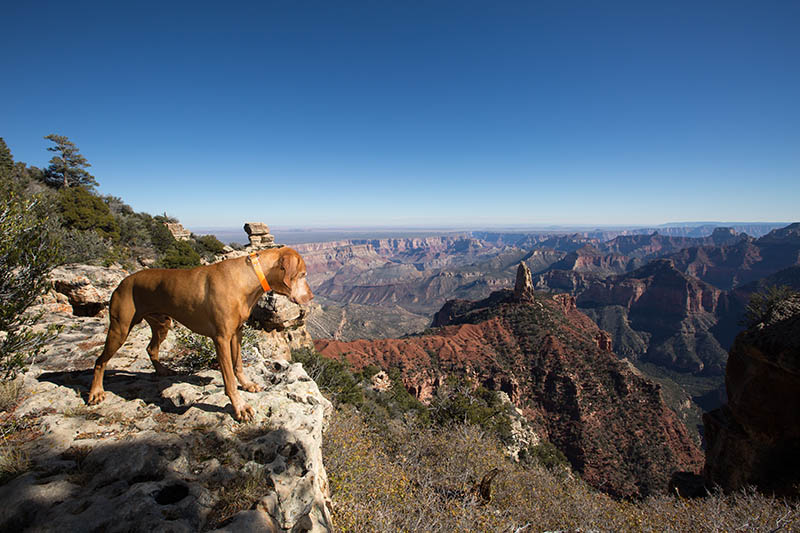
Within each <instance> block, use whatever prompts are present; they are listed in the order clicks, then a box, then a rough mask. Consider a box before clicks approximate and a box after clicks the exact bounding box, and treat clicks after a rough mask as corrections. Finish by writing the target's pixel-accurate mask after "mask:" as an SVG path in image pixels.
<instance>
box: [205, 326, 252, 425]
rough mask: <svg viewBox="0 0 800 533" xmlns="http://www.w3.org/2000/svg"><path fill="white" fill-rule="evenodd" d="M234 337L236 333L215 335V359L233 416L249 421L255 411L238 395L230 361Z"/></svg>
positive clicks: (241, 420)
mask: <svg viewBox="0 0 800 533" xmlns="http://www.w3.org/2000/svg"><path fill="white" fill-rule="evenodd" d="M235 338H236V335H233V337H232V338H223V337H217V338H215V339H214V346H215V347H216V349H217V361H218V362H219V369H220V370H221V371H222V381H223V382H224V383H225V394H226V395H227V396H228V398H230V400H231V405H232V406H233V413H234V416H235V417H236V420H238V421H239V422H249V421H250V420H253V417H254V416H255V412H254V411H253V408H252V407H250V406H249V405H247V404H246V403H245V402H243V401H242V399H241V398H240V397H239V391H238V390H237V387H236V377H235V375H234V373H233V364H232V362H231V340H232V339H235Z"/></svg>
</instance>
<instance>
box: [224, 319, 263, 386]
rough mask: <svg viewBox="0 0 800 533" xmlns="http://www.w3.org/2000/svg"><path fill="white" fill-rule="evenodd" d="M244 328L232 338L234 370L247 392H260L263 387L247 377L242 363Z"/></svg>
mask: <svg viewBox="0 0 800 533" xmlns="http://www.w3.org/2000/svg"><path fill="white" fill-rule="evenodd" d="M241 350H242V328H239V329H237V330H236V335H234V336H233V339H231V358H232V359H233V372H234V374H236V379H238V380H239V384H240V385H241V386H242V388H243V389H244V390H246V391H247V392H258V391H260V390H261V387H259V386H258V385H256V384H255V383H254V382H252V381H250V380H249V379H247V376H246V375H245V373H244V367H243V365H242V351H241Z"/></svg>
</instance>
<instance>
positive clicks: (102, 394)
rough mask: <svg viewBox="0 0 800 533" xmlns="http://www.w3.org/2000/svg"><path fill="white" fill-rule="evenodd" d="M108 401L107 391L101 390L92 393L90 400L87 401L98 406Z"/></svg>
mask: <svg viewBox="0 0 800 533" xmlns="http://www.w3.org/2000/svg"><path fill="white" fill-rule="evenodd" d="M105 399H106V391H104V390H101V391H99V392H90V393H89V399H88V400H87V401H86V403H87V404H89V405H97V404H98V403H100V402H102V401H103V400H105Z"/></svg>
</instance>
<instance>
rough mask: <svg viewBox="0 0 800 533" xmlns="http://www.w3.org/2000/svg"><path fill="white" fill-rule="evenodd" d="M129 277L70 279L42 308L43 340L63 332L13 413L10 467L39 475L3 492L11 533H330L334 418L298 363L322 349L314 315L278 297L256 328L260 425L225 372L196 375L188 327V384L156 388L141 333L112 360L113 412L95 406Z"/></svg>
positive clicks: (4, 414)
mask: <svg viewBox="0 0 800 533" xmlns="http://www.w3.org/2000/svg"><path fill="white" fill-rule="evenodd" d="M127 274H128V273H127V272H125V271H124V270H122V269H115V268H101V267H87V266H85V265H67V266H65V267H60V268H58V269H56V270H54V271H53V272H52V273H51V277H52V279H53V280H54V287H55V290H54V291H52V292H50V293H48V294H47V295H45V297H43V298H42V299H41V301H40V303H39V304H38V305H37V306H36V308H34V309H33V311H34V312H35V311H42V312H44V316H43V322H42V324H41V325H40V326H39V327H46V326H47V325H53V324H54V325H60V326H62V327H63V330H62V332H61V333H60V335H59V336H58V337H57V338H56V340H55V341H54V342H53V343H52V344H51V345H50V346H49V347H48V350H47V351H46V353H45V354H44V355H43V356H40V357H39V358H38V359H37V360H36V361H35V362H34V365H33V366H32V367H31V369H30V370H29V371H28V372H27V373H26V374H25V375H24V377H22V378H19V379H18V381H17V382H15V385H14V389H8V390H17V392H19V398H18V399H17V400H15V401H11V402H9V404H8V405H5V406H4V407H3V408H4V411H0V428H2V433H3V437H4V449H3V460H4V461H6V460H9V459H7V458H9V457H16V458H17V460H18V461H20V464H21V465H22V464H24V462H25V461H26V460H27V461H28V464H27V465H26V467H25V468H24V470H26V473H24V474H22V475H19V476H18V477H16V478H13V479H11V480H9V479H3V480H0V501H3V502H4V504H5V505H3V506H2V509H0V530H3V531H22V530H35V531H101V530H102V531H156V530H158V531H199V530H210V529H215V528H218V527H221V528H222V529H221V531H253V530H262V531H288V530H296V531H301V530H302V531H306V530H309V531H320V532H322V531H330V530H331V524H330V515H329V505H330V500H329V494H328V485H327V477H326V473H325V469H324V467H323V464H322V454H321V441H322V431H323V428H324V425H325V417H326V416H327V415H328V414H329V413H330V410H331V405H330V403H329V402H328V401H327V400H326V399H325V398H324V397H323V396H322V395H321V394H320V392H319V390H318V389H317V386H316V384H315V383H314V382H313V381H312V380H311V379H310V378H309V377H308V376H307V375H306V373H305V371H304V370H303V368H302V366H301V365H299V364H294V365H292V364H290V363H288V362H287V360H288V359H289V353H290V351H291V350H292V349H293V348H300V347H308V346H310V343H311V340H310V337H309V336H308V333H307V331H306V330H305V325H304V317H305V313H304V311H303V310H302V309H301V308H300V307H299V306H296V305H294V304H292V303H291V302H290V301H289V300H288V299H286V298H284V297H281V296H279V295H274V294H271V293H270V294H267V295H265V296H264V297H262V299H261V300H260V301H259V303H258V306H257V308H256V309H255V311H254V313H253V315H252V317H251V324H252V325H253V326H255V327H256V328H261V329H256V330H255V331H253V332H252V333H250V334H249V335H248V339H249V340H250V342H249V343H248V346H246V347H245V348H244V349H243V350H242V354H243V358H244V360H245V367H246V372H247V374H248V376H249V377H250V378H251V379H252V380H253V381H255V382H256V383H258V384H259V385H261V386H262V387H263V388H264V390H263V391H262V392H259V393H249V392H246V391H241V392H240V394H242V395H243V396H244V399H245V401H247V402H248V403H249V404H250V405H251V406H252V407H253V408H254V409H255V412H256V418H255V421H254V422H252V423H250V424H247V425H244V424H239V423H237V422H235V420H234V419H233V417H232V411H231V407H230V402H229V400H228V397H227V396H226V395H225V393H224V387H223V383H222V376H221V374H220V372H219V371H218V370H201V371H196V370H194V368H195V367H196V366H197V365H198V361H202V357H201V356H200V355H198V353H197V352H196V350H197V349H200V348H192V349H188V350H187V349H186V348H185V347H182V346H181V345H180V344H179V343H178V342H177V340H176V339H177V337H176V331H183V333H181V334H182V335H183V334H185V333H186V330H185V329H182V327H181V326H179V325H176V326H175V327H174V328H173V330H172V331H170V332H169V334H168V336H167V339H166V340H165V341H164V343H163V344H162V348H161V361H162V362H164V363H165V364H166V365H167V366H169V367H171V368H174V369H177V370H179V371H180V372H179V373H178V374H177V375H174V376H169V377H159V376H156V375H155V373H154V372H153V369H152V365H151V363H150V361H149V358H148V357H147V354H146V352H145V348H146V346H147V344H148V342H149V340H150V328H149V327H148V326H147V325H146V324H144V323H143V324H140V325H138V326H136V327H134V329H133V330H132V332H131V335H130V336H129V337H128V340H127V341H126V343H125V344H124V345H123V347H122V348H121V349H120V350H119V352H118V353H117V354H116V355H115V357H114V358H113V359H112V360H111V361H110V364H109V371H108V372H107V374H106V380H105V386H106V391H107V398H106V400H105V401H104V402H103V403H101V404H100V405H97V406H92V407H88V406H86V404H85V401H86V397H87V394H88V389H89V386H90V384H91V380H92V371H91V369H92V367H93V364H94V360H95V358H96V357H97V356H98V355H99V353H100V351H101V350H102V347H103V344H104V341H105V335H106V332H107V329H108V324H107V322H108V319H107V318H106V315H107V312H106V307H107V302H108V299H109V296H110V294H111V292H112V291H113V289H114V288H115V287H116V285H117V284H118V283H119V281H120V280H121V279H122V278H124V277H125V276H126V275H127ZM7 394H8V393H7ZM11 454H13V455H11ZM26 458H27V459H26ZM20 468H22V466H20ZM4 471H6V469H5V468H4Z"/></svg>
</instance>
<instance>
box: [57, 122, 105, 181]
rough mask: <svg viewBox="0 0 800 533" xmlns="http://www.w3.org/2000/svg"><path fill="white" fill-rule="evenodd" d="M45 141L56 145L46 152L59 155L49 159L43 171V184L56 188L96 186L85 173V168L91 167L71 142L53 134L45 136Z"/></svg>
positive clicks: (92, 178)
mask: <svg viewBox="0 0 800 533" xmlns="http://www.w3.org/2000/svg"><path fill="white" fill-rule="evenodd" d="M45 139H48V140H50V141H53V142H54V143H55V144H56V145H55V146H51V147H50V148H48V149H47V150H48V151H50V152H56V153H57V154H59V155H54V156H53V158H52V159H50V166H49V167H47V170H46V171H45V183H47V184H48V185H51V186H53V187H58V188H60V187H72V186H75V185H83V186H84V187H87V188H92V187H94V186H96V185H97V181H95V179H94V176H92V175H91V174H89V173H88V172H87V171H86V168H87V167H90V166H92V165H90V164H89V162H88V161H86V158H85V157H83V156H82V155H81V153H80V151H79V150H78V147H77V146H75V144H74V143H73V142H72V141H70V140H69V139H68V138H67V137H65V136H63V135H56V134H54V133H51V134H50V135H47V136H45Z"/></svg>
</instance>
